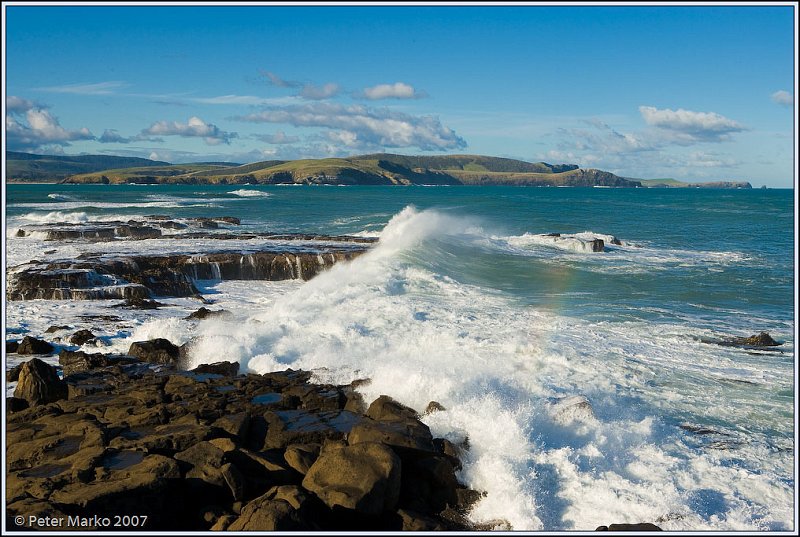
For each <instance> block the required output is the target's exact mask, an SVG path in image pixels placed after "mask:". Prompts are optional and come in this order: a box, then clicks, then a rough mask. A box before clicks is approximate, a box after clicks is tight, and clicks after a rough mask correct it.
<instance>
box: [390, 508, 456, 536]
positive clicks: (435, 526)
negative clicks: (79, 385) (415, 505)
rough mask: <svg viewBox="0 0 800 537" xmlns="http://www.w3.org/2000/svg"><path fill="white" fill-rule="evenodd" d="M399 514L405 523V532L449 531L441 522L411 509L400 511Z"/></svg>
mask: <svg viewBox="0 0 800 537" xmlns="http://www.w3.org/2000/svg"><path fill="white" fill-rule="evenodd" d="M397 514H398V515H400V518H401V519H402V521H403V531H443V530H447V529H449V528H447V527H446V526H445V525H444V523H443V522H442V521H441V520H437V519H436V518H433V517H430V516H426V515H424V514H422V513H418V512H416V511H413V510H410V509H398V510H397Z"/></svg>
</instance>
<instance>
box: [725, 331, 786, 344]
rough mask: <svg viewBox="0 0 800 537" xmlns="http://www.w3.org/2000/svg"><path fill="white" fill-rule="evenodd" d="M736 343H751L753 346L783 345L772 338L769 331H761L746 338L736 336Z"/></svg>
mask: <svg viewBox="0 0 800 537" xmlns="http://www.w3.org/2000/svg"><path fill="white" fill-rule="evenodd" d="M734 343H735V344H736V345H749V346H752V347H777V346H778V345H781V344H780V343H778V342H777V341H775V340H774V339H772V337H771V336H770V335H769V334H768V333H767V332H761V333H760V334H757V335H754V336H750V337H745V338H736V339H735V340H734Z"/></svg>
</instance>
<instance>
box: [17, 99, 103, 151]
mask: <svg viewBox="0 0 800 537" xmlns="http://www.w3.org/2000/svg"><path fill="white" fill-rule="evenodd" d="M6 102H7V103H10V104H11V106H8V107H7V111H8V114H7V115H6V146H7V148H8V149H9V150H12V151H35V150H41V149H42V148H43V147H44V146H51V147H50V150H51V151H53V150H54V148H53V147H52V146H65V145H70V144H69V142H71V141H74V140H92V139H94V135H93V134H92V133H91V132H90V131H89V129H87V128H86V127H83V128H81V129H78V130H73V131H71V130H67V129H65V128H64V127H62V126H61V124H60V123H59V121H58V118H57V117H55V116H53V115H52V114H51V113H50V112H49V111H48V110H46V109H45V108H46V107H45V106H44V105H40V104H37V103H35V102H33V101H30V100H28V99H22V98H20V97H16V96H9V97H8V99H7V101H6Z"/></svg>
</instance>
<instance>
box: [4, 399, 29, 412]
mask: <svg viewBox="0 0 800 537" xmlns="http://www.w3.org/2000/svg"><path fill="white" fill-rule="evenodd" d="M26 408H28V402H27V401H26V400H25V399H20V398H19V397H6V412H20V411H22V410H25V409H26Z"/></svg>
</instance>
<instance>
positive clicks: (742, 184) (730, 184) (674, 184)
mask: <svg viewBox="0 0 800 537" xmlns="http://www.w3.org/2000/svg"><path fill="white" fill-rule="evenodd" d="M636 180H637V181H639V182H641V183H642V186H644V187H647V188H745V189H747V188H753V185H751V184H750V183H749V182H747V181H710V182H705V183H687V182H685V181H678V180H677V179H636Z"/></svg>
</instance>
